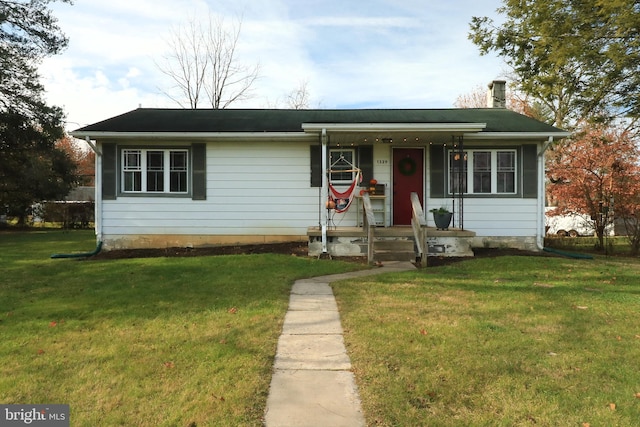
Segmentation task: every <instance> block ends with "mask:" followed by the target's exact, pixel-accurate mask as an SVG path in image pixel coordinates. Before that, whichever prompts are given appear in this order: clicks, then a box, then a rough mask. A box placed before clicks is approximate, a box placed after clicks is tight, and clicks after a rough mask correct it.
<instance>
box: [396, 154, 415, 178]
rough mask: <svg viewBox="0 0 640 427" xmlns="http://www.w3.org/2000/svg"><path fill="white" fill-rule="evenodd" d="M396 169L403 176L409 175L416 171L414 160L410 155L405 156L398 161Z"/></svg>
mask: <svg viewBox="0 0 640 427" xmlns="http://www.w3.org/2000/svg"><path fill="white" fill-rule="evenodd" d="M398 171H399V172H400V173H401V174H402V175H404V176H411V175H413V174H414V173H416V161H415V160H413V159H412V158H411V157H405V158H404V159H402V160H400V161H399V162H398Z"/></svg>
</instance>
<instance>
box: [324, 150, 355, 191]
mask: <svg viewBox="0 0 640 427" xmlns="http://www.w3.org/2000/svg"><path fill="white" fill-rule="evenodd" d="M329 155H330V158H331V177H330V178H331V182H332V183H334V184H351V182H352V181H353V179H354V176H355V172H354V169H355V167H354V160H355V150H342V149H331V150H329ZM342 171H344V172H342Z"/></svg>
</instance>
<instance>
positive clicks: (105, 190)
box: [102, 143, 118, 200]
mask: <svg viewBox="0 0 640 427" xmlns="http://www.w3.org/2000/svg"><path fill="white" fill-rule="evenodd" d="M117 194H118V146H117V145H116V144H113V143H106V144H102V199H103V200H115V199H116V197H117Z"/></svg>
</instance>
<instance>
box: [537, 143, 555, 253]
mask: <svg viewBox="0 0 640 427" xmlns="http://www.w3.org/2000/svg"><path fill="white" fill-rule="evenodd" d="M551 143H553V137H552V136H550V137H549V138H548V139H547V142H546V143H544V145H543V146H542V149H541V150H540V152H539V153H538V208H537V211H538V212H537V213H538V214H537V215H536V228H537V230H538V232H537V233H536V246H537V247H538V249H539V250H541V251H543V250H544V234H545V233H544V215H545V212H544V206H545V198H546V193H545V183H546V180H545V170H544V153H545V152H546V151H547V149H548V148H549V146H550V145H551Z"/></svg>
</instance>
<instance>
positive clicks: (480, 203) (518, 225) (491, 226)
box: [427, 197, 539, 237]
mask: <svg viewBox="0 0 640 427" xmlns="http://www.w3.org/2000/svg"><path fill="white" fill-rule="evenodd" d="M427 204H428V206H429V207H428V209H432V208H438V207H440V206H447V207H448V208H449V209H451V208H452V206H453V203H452V200H451V199H429V200H428V201H427ZM538 215H539V212H538V208H537V201H536V199H521V198H513V199H512V198H495V199H494V198H487V199H484V198H482V199H481V198H470V197H469V198H465V199H464V228H465V229H467V230H471V231H475V233H476V236H478V237H483V236H487V237H489V236H491V237H497V236H499V237H525V236H529V237H532V236H535V235H536V231H537V228H536V227H537V219H538ZM427 223H428V224H429V225H433V226H435V224H434V223H433V217H432V215H431V213H429V212H427ZM456 227H458V224H456Z"/></svg>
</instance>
